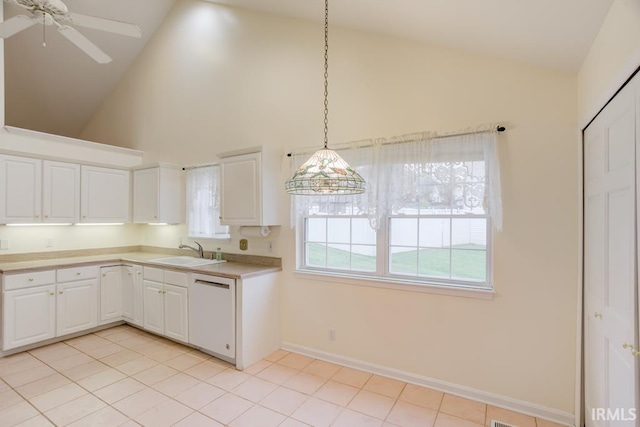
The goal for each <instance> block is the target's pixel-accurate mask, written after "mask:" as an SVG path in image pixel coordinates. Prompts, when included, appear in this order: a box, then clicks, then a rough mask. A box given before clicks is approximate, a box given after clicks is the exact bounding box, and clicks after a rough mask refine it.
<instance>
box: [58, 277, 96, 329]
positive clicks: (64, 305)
mask: <svg viewBox="0 0 640 427" xmlns="http://www.w3.org/2000/svg"><path fill="white" fill-rule="evenodd" d="M57 290H58V299H57V328H56V330H57V332H56V334H57V336H62V335H67V334H71V333H73V332H78V331H83V330H85V329H90V328H93V327H96V326H97V325H98V281H97V280H95V279H92V280H84V281H79V282H70V283H58V286H57Z"/></svg>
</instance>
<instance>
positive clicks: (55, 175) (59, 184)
mask: <svg viewBox="0 0 640 427" xmlns="http://www.w3.org/2000/svg"><path fill="white" fill-rule="evenodd" d="M42 215H43V217H42V221H43V222H51V223H69V222H71V223H76V222H79V220H80V165H74V164H72V163H60V162H51V161H48V160H45V161H43V162H42Z"/></svg>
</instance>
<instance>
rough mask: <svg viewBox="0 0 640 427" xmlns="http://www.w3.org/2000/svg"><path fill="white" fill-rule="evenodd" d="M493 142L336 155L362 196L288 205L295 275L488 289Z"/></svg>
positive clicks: (304, 199)
mask: <svg viewBox="0 0 640 427" xmlns="http://www.w3.org/2000/svg"><path fill="white" fill-rule="evenodd" d="M494 143H495V138H494V136H493V135H492V134H487V136H484V134H481V135H471V136H469V137H466V136H465V137H447V138H439V139H419V140H416V141H410V142H407V143H398V144H378V145H376V144H374V145H373V146H370V147H361V148H352V149H348V150H344V151H341V153H340V154H341V155H342V156H343V157H344V158H345V160H347V161H348V162H349V164H350V165H351V166H352V167H354V168H356V170H357V171H358V173H360V174H361V175H362V176H363V177H364V178H365V179H366V180H367V186H368V189H367V194H365V195H356V196H313V197H308V196H297V197H294V208H295V212H294V214H296V216H297V219H298V223H297V225H298V226H299V227H300V229H299V230H298V238H299V239H300V242H301V245H299V247H300V251H299V257H298V258H299V259H298V266H299V270H304V271H309V272H314V271H315V272H324V273H331V274H337V275H345V276H354V277H365V278H367V277H368V278H375V279H383V280H387V281H398V282H401V283H407V282H410V283H415V284H420V285H426V284H436V285H440V286H456V287H473V288H482V289H491V287H492V285H491V224H492V223H493V224H494V226H495V225H496V222H497V228H499V226H500V224H501V216H500V212H499V211H500V204H499V200H500V198H499V189H500V187H499V171H497V170H496V168H497V162H496V159H495V145H494ZM301 157H302V158H304V157H305V156H304V155H303V156H301ZM294 166H295V165H294Z"/></svg>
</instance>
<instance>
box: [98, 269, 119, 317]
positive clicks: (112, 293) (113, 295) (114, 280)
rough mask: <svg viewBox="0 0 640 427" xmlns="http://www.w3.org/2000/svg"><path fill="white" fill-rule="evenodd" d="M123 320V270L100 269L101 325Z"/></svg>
mask: <svg viewBox="0 0 640 427" xmlns="http://www.w3.org/2000/svg"><path fill="white" fill-rule="evenodd" d="M121 319H122V268H121V267H120V266H115V267H102V268H101V269H100V323H109V322H115V321H118V320H121Z"/></svg>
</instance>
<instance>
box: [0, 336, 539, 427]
mask: <svg viewBox="0 0 640 427" xmlns="http://www.w3.org/2000/svg"><path fill="white" fill-rule="evenodd" d="M111 329H113V330H114V331H113V332H111V333H108V334H106V335H104V336H102V335H97V334H88V335H85V336H82V337H74V338H72V339H70V340H73V339H76V338H83V337H86V336H91V335H94V336H96V337H97V338H100V339H103V340H105V341H109V343H105V344H104V345H103V346H99V347H96V348H101V347H105V346H107V345H117V346H119V347H121V348H122V349H123V351H125V350H126V351H131V352H132V353H135V354H136V355H137V356H136V359H139V358H142V357H145V358H147V359H150V360H152V361H153V363H154V365H153V366H151V367H148V368H146V369H143V370H141V371H139V372H136V373H134V374H128V373H125V372H122V371H120V370H119V369H118V366H121V365H124V364H126V363H128V362H130V361H128V362H124V363H122V364H119V365H117V366H112V365H109V364H107V363H105V362H103V361H102V359H104V358H106V357H109V356H110V355H113V354H117V353H118V352H114V353H110V354H107V355H103V356H93V355H91V354H88V353H86V351H88V350H89V348H85V349H84V350H81V349H80V348H76V347H74V346H73V345H72V344H70V343H69V342H68V341H69V340H65V341H60V342H57V343H52V344H51V345H57V344H63V345H66V346H68V347H69V348H72V349H74V350H76V351H77V352H78V353H79V354H83V355H85V356H87V357H88V358H89V359H90V361H88V362H87V364H88V363H92V362H99V363H100V364H102V365H104V366H105V367H106V369H105V371H106V370H109V369H111V370H114V371H117V372H118V373H121V374H122V375H124V377H123V378H121V379H119V380H117V381H114V382H112V383H109V384H105V385H102V386H101V387H100V388H98V389H96V390H93V391H91V390H89V389H88V388H86V387H85V386H82V385H81V384H80V383H78V381H82V380H83V379H84V378H89V377H91V376H93V375H99V374H100V373H102V372H105V371H100V372H96V373H94V374H90V375H87V376H84V377H82V378H79V379H78V380H74V379H72V378H71V377H69V376H67V375H68V374H65V373H64V371H59V370H58V369H56V368H54V367H53V366H52V365H50V363H54V362H56V361H60V360H63V359H65V357H62V358H56V359H49V358H48V357H47V353H46V352H42V353H41V354H39V353H40V352H35V354H34V353H32V352H31V351H33V350H34V349H31V350H27V351H25V354H27V355H28V358H25V359H24V362H25V363H28V362H27V361H28V360H29V359H33V360H36V361H38V363H40V364H42V365H44V366H47V367H48V368H50V369H52V370H53V372H54V373H52V374H51V375H48V376H45V377H43V378H39V379H37V380H35V381H39V380H42V379H45V378H48V377H51V376H53V375H55V374H60V376H61V377H63V378H65V379H66V380H68V381H69V382H70V383H72V384H76V385H77V386H78V387H80V388H81V389H82V390H83V391H85V393H84V394H83V395H82V396H79V397H77V398H76V399H73V400H71V401H70V402H73V401H75V400H77V399H81V398H84V397H85V396H87V395H91V396H92V397H94V398H96V399H98V400H99V401H100V402H102V403H103V404H104V405H106V406H104V407H102V408H100V409H98V410H97V411H93V412H92V413H90V414H87V415H85V416H83V417H82V418H80V419H79V420H81V419H83V418H86V417H90V416H92V415H93V414H95V413H96V412H98V411H101V410H103V409H104V408H111V409H113V410H115V411H116V412H117V413H118V414H121V415H122V416H123V417H126V418H127V419H128V420H130V421H134V422H135V419H134V418H131V417H129V416H127V415H126V414H124V413H122V412H120V411H119V410H118V409H117V408H116V407H114V406H113V405H114V404H116V403H117V402H119V401H120V400H123V399H126V398H127V397H130V396H131V395H133V394H135V393H133V394H131V395H128V396H125V397H123V398H122V399H120V400H118V401H114V402H112V403H108V402H107V401H106V400H104V399H102V398H100V397H99V396H98V395H96V394H95V393H96V392H98V391H100V390H102V389H104V388H106V387H109V386H111V385H113V384H115V383H117V382H119V381H123V380H125V379H131V380H134V381H137V382H139V383H140V384H142V385H143V386H144V388H143V390H146V389H149V390H153V391H154V392H157V393H159V394H161V395H162V396H163V397H165V398H166V399H169V400H170V401H173V402H176V403H179V404H181V405H184V404H183V403H182V402H180V401H178V400H176V399H175V397H177V395H175V396H170V395H169V394H167V393H166V392H163V391H161V390H158V389H156V388H155V386H156V385H157V384H160V383H162V382H164V381H167V380H170V379H171V378H173V377H175V376H177V375H178V374H181V373H182V374H184V375H187V376H189V377H191V378H193V379H194V380H196V381H197V383H195V384H194V385H193V386H192V387H189V388H188V389H186V390H183V391H182V392H181V393H183V392H186V391H188V390H191V389H193V388H194V387H197V386H199V385H201V384H209V385H211V386H213V387H217V388H219V389H220V390H222V391H223V394H221V395H219V396H218V397H216V398H215V399H213V400H212V401H211V402H209V403H207V404H206V405H204V406H202V407H200V408H199V409H195V408H192V407H190V406H188V405H184V406H185V407H186V408H188V409H189V411H190V412H189V414H187V415H186V416H185V417H183V418H182V419H181V420H178V421H176V423H179V422H180V421H182V420H183V419H185V418H187V417H189V416H191V415H192V414H194V413H199V414H201V415H202V416H204V417H207V418H209V419H210V417H209V416H208V415H206V414H204V413H203V412H201V410H202V409H203V408H204V407H206V406H207V405H209V404H211V403H212V402H214V401H215V400H217V399H219V398H220V397H222V396H224V395H227V394H228V395H232V396H237V397H239V398H242V399H245V400H247V401H249V402H250V403H251V405H250V406H249V407H247V408H246V409H245V410H244V411H242V412H241V413H240V414H237V415H236V416H235V417H234V418H233V419H232V420H231V421H229V422H233V421H235V420H236V419H238V418H239V417H241V416H242V415H244V414H246V413H247V412H248V411H250V410H251V409H252V408H255V407H261V408H264V409H266V410H270V411H273V412H274V413H277V414H279V415H281V416H283V417H284V420H283V422H284V421H286V420H287V419H291V420H296V418H294V417H293V414H294V413H295V412H296V411H297V410H298V409H299V408H300V407H301V406H302V405H304V404H305V402H307V401H308V400H309V399H312V398H313V399H316V400H318V401H322V402H326V403H329V404H332V405H335V407H336V408H337V409H338V411H337V412H336V414H335V417H334V418H333V421H332V423H335V422H337V420H338V419H339V418H340V417H341V416H342V415H343V414H344V413H346V411H347V409H349V410H351V411H353V412H355V413H359V414H362V415H365V416H368V417H371V418H374V419H377V420H379V421H382V422H385V421H386V422H390V421H388V420H389V416H390V415H391V413H392V412H393V410H394V408H396V406H397V405H398V403H399V402H404V400H403V399H402V395H403V393H404V392H405V391H406V389H407V386H408V384H409V383H407V382H404V381H401V382H402V383H403V384H402V387H401V388H400V390H399V392H397V393H395V392H394V394H395V397H391V395H389V394H384V393H382V392H378V391H381V390H377V391H374V390H372V389H371V388H370V389H367V388H366V387H367V384H370V383H371V381H372V379H373V378H374V377H375V374H374V375H371V374H370V373H368V374H370V375H369V377H368V378H367V380H366V381H365V382H364V384H362V385H361V386H359V387H354V386H353V385H350V384H345V383H342V382H340V381H336V380H334V378H335V377H336V376H337V374H338V373H339V372H340V371H341V370H342V369H343V368H345V367H344V366H341V365H337V364H334V365H336V366H337V367H338V370H336V371H335V372H333V374H332V375H330V376H325V375H320V374H319V373H313V372H308V371H307V370H308V369H309V368H310V366H311V365H312V364H313V363H314V362H316V361H322V360H320V359H313V358H309V357H308V356H304V355H298V354H297V353H292V352H288V351H284V350H278V352H279V353H278V356H279V357H277V358H275V357H273V356H272V355H270V358H269V359H267V358H265V359H262V360H261V361H260V362H264V364H265V365H266V366H263V367H262V368H261V369H259V370H258V371H255V372H253V373H251V374H247V373H246V372H245V374H246V375H247V377H246V379H244V380H243V381H242V382H240V383H238V384H236V385H234V386H233V387H230V389H226V388H222V387H219V386H216V384H215V383H211V382H209V381H210V380H211V379H212V378H214V377H216V376H217V375H219V374H221V373H222V372H226V371H231V370H232V369H231V368H233V366H232V365H230V364H228V363H225V362H224V361H220V362H221V363H220V364H218V366H219V367H220V368H221V370H220V371H218V372H216V373H215V374H214V375H212V376H210V377H208V378H206V379H203V378H199V377H196V376H195V375H190V374H189V373H187V372H186V371H187V370H189V369H191V368H193V367H195V366H198V365H200V364H202V363H205V362H207V361H209V360H212V359H213V360H218V359H215V358H212V357H211V355H207V354H206V353H202V354H203V355H205V356H206V357H205V358H202V359H201V360H200V361H198V362H197V363H195V364H194V365H191V366H188V367H184V368H174V367H173V366H170V365H169V364H170V362H171V361H174V360H176V359H177V358H180V357H183V356H186V355H189V354H194V353H197V352H198V350H197V349H191V348H189V347H187V346H183V345H182V344H180V343H176V342H174V341H171V340H166V339H164V338H162V337H156V336H155V335H153V334H149V333H147V332H145V331H140V330H138V329H136V328H133V327H130V326H124V327H123V325H119V326H116V327H114V328H111ZM116 329H117V330H116ZM108 330H109V329H105V330H104V331H108ZM104 331H99V332H104ZM127 334H130V335H131V336H127ZM109 337H112V338H111V339H110V338H109ZM116 337H117V338H116ZM136 337H141V338H143V339H144V340H147V339H148V340H150V341H148V342H147V343H146V344H152V343H153V344H157V345H160V346H166V347H167V351H168V352H169V353H168V356H170V357H168V358H166V359H165V358H164V357H162V358H160V359H155V358H153V357H149V356H147V354H145V353H142V352H141V351H140V349H141V348H144V347H145V343H142V344H140V345H135V346H133V347H131V348H129V347H125V346H122V345H121V344H120V343H121V342H123V341H126V340H129V339H134V338H136ZM41 348H44V347H41ZM61 348H63V347H61ZM171 349H175V350H176V354H173V355H172V354H171V352H170V351H169V350H171ZM35 350H37V349H35ZM56 350H57V349H52V351H56ZM63 351H64V350H63ZM94 354H95V353H94ZM98 354H100V353H98ZM290 355H295V356H296V357H302V358H307V359H308V360H310V361H309V362H308V363H306V364H303V363H296V361H295V358H290V360H287V362H285V363H280V362H283V360H284V359H285V358H287V357H288V356H290ZM74 356H75V355H70V356H67V357H74ZM196 357H198V358H200V355H196ZM45 359H46V360H47V361H45ZM136 359H133V360H136ZM133 360H131V361H133ZM302 360H303V362H304V359H302ZM289 362H291V363H289ZM16 363H22V360H20V361H17V362H16ZM82 365H84V364H81V365H78V366H82ZM274 365H278V366H281V367H283V368H287V369H291V371H292V372H293V374H292V375H291V376H290V377H289V378H293V377H295V376H297V375H299V374H301V373H303V374H306V375H308V376H310V377H315V378H317V379H319V380H322V384H321V385H320V386H319V387H318V388H317V389H315V390H313V391H304V392H303V391H300V390H299V389H296V388H294V387H293V386H292V385H291V384H286V383H287V381H288V380H286V381H284V382H279V379H278V380H277V381H275V380H274V379H271V380H270V379H265V378H261V377H259V376H258V375H259V374H260V373H262V372H263V371H264V370H266V369H268V368H270V367H272V366H274ZM7 366H9V365H7ZM158 366H163V367H166V368H169V369H172V370H174V371H175V372H174V373H173V374H171V375H170V376H168V377H166V378H163V379H162V380H160V381H155V382H154V383H150V384H147V383H143V382H141V381H139V380H138V379H136V378H135V377H134V376H135V375H138V374H139V373H142V372H145V371H147V370H150V369H154V368H156V367H158ZM27 369H29V368H27ZM27 369H24V370H20V371H18V373H19V372H24V371H25V370H27ZM69 369H73V368H69ZM67 370H68V369H67ZM65 371H66V370H65ZM239 372H241V371H239ZM13 374H16V372H12V373H11V374H7V375H13ZM251 378H256V379H260V380H261V381H265V382H267V383H269V384H271V385H272V386H274V387H275V388H274V389H273V390H272V391H270V392H269V393H267V394H266V395H265V396H263V397H262V398H260V399H259V400H257V401H256V402H254V401H252V400H249V399H246V398H244V397H242V396H241V395H240V394H238V391H237V390H236V389H237V388H238V387H240V386H241V385H242V384H244V383H245V382H246V381H248V380H249V379H251ZM0 380H2V383H4V384H6V386H7V388H8V389H9V390H12V391H14V392H15V393H17V394H18V395H19V396H20V398H21V399H22V402H24V401H26V402H27V403H28V404H29V406H30V407H32V408H34V409H35V410H36V411H37V413H38V414H39V415H42V416H43V417H44V418H45V419H47V420H48V421H51V420H50V419H49V418H48V417H47V416H46V415H45V413H44V412H41V411H40V410H39V409H38V408H35V405H33V404H32V403H31V401H30V400H29V399H26V397H25V395H23V394H22V393H20V392H19V391H18V390H17V389H18V388H19V387H22V386H24V385H28V384H31V383H33V382H35V381H30V382H28V383H26V384H21V385H20V386H17V387H14V386H12V385H10V384H9V383H7V382H6V381H4V380H3V379H2V377H0ZM392 380H393V379H392ZM330 381H333V382H335V383H337V384H341V385H345V386H349V387H354V388H355V389H356V392H355V394H353V395H352V396H351V397H350V398H349V399H348V401H346V402H345V403H344V404H336V403H334V402H331V401H330V400H325V399H323V398H320V397H319V396H318V393H319V392H320V390H322V388H323V387H324V386H325V385H326V384H328V383H329V382H330ZM63 387H64V386H63ZM58 388H60V387H58ZM279 388H284V389H287V390H291V391H293V392H296V393H300V394H301V395H303V396H304V397H305V400H304V401H303V402H302V403H300V405H298V406H297V408H296V409H294V410H293V412H292V413H291V414H286V413H283V412H279V411H278V410H274V409H271V408H268V407H266V406H264V404H263V402H264V401H265V399H267V397H269V396H270V395H271V394H272V393H274V392H275V391H276V390H277V389H279ZM54 390H55V389H54ZM51 391H53V390H51ZM362 391H367V392H369V393H373V394H375V395H378V396H382V397H385V398H392V399H393V404H392V405H391V407H390V408H389V410H388V412H387V413H386V415H385V416H384V418H378V417H376V416H373V415H370V414H367V413H365V412H360V411H358V410H356V409H353V408H349V405H350V404H351V403H352V402H353V400H354V399H355V397H356V396H357V395H358V394H359V393H360V392H362ZM138 392H139V391H138ZM39 395H42V394H39ZM39 395H36V396H32V398H31V399H33V398H35V397H37V396H39ZM446 395H447V394H446V393H442V395H441V397H440V399H439V401H438V408H437V410H435V411H434V412H435V418H434V419H433V423H434V424H435V423H437V420H438V417H439V415H440V414H443V415H444V414H445V412H442V409H443V405H444V399H445V397H446ZM22 402H20V403H22ZM70 402H67V403H70ZM405 403H409V402H405ZM480 403H481V402H480ZM65 404H66V403H65ZM12 406H13V405H12ZM157 406H159V405H155V406H153V407H151V408H148V409H147V410H146V411H145V412H147V411H151V410H153V409H154V408H157ZM417 406H420V407H423V406H422V405H417ZM427 409H428V408H427ZM446 415H447V416H451V417H453V418H455V419H460V420H463V421H467V422H474V421H471V420H469V419H467V418H464V417H460V416H458V415H457V414H456V415H453V414H446ZM37 416H38V415H36V417H37ZM488 416H489V413H488V405H486V404H484V420H483V421H485V423H486V420H487V417H488ZM32 418H33V417H32ZM531 418H532V419H533V425H534V426H538V425H539V424H540V423H539V422H538V421H539V420H538V419H537V418H536V417H531ZM300 421H301V420H300ZM74 422H75V421H74Z"/></svg>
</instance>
